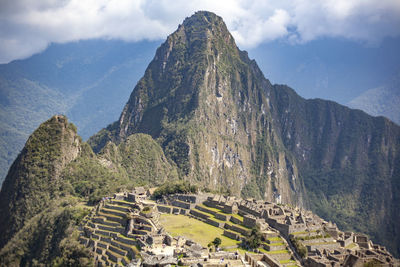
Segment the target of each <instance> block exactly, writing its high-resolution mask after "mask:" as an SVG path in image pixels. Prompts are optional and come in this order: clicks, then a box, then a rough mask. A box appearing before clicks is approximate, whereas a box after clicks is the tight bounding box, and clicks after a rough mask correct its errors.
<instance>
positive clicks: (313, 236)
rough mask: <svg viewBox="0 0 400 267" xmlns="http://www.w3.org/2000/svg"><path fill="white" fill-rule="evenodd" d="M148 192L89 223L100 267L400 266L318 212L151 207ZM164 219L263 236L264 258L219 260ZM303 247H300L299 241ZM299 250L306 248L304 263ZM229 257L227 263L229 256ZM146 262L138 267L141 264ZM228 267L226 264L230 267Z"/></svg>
mask: <svg viewBox="0 0 400 267" xmlns="http://www.w3.org/2000/svg"><path fill="white" fill-rule="evenodd" d="M149 196H150V193H149V191H148V190H146V189H145V188H143V187H137V188H135V189H134V190H133V191H131V192H124V193H118V194H114V196H113V197H112V198H104V199H103V200H102V201H101V202H100V204H99V205H98V206H97V207H96V208H95V209H94V210H93V211H92V212H91V213H90V214H89V215H88V216H87V217H86V218H85V219H84V221H83V224H82V226H81V228H80V229H81V236H80V242H81V243H82V244H84V245H86V246H88V247H91V248H92V249H93V252H94V255H95V263H96V265H97V266H170V265H176V264H183V265H185V266H189V265H190V266H195V265H197V266H210V267H211V266H226V265H228V266H249V265H251V266H254V267H256V266H294V265H304V266H318V267H320V266H358V265H360V266H362V265H363V264H365V263H368V262H371V261H374V262H376V263H379V264H381V265H382V266H399V261H398V260H397V259H395V258H394V257H393V256H392V255H391V254H390V253H389V252H388V251H387V250H386V249H385V248H384V247H382V246H379V245H375V244H373V243H372V241H371V240H369V239H368V237H367V236H365V235H362V234H355V233H352V232H342V231H340V230H339V229H338V228H337V226H336V225H335V224H333V223H331V222H326V221H324V220H323V219H321V218H320V217H318V216H316V215H315V214H313V213H312V212H310V211H305V210H301V209H299V208H292V207H288V206H284V205H278V204H276V203H269V202H265V201H259V200H254V199H240V198H235V197H226V196H221V195H211V194H197V195H195V194H173V195H168V196H164V197H163V198H162V199H161V200H159V201H158V202H154V201H150V200H149V199H148V198H149ZM160 213H168V214H181V215H186V216H190V217H193V218H195V219H197V220H200V221H203V222H204V223H207V224H210V225H212V226H215V227H219V228H221V229H223V230H224V235H225V236H227V237H229V238H231V239H234V240H237V241H243V240H245V238H246V237H247V236H249V234H250V232H251V229H252V228H254V227H257V228H259V229H260V231H261V233H262V237H263V240H264V241H263V244H262V246H261V249H260V251H259V252H260V254H247V253H246V254H245V257H244V258H243V257H242V256H239V255H238V254H237V253H236V254H235V253H231V252H226V251H225V252H224V251H220V252H218V253H217V252H216V253H210V252H209V251H208V249H207V248H203V247H202V246H201V245H199V244H197V243H195V242H193V241H191V240H187V239H186V238H184V237H172V236H170V235H169V234H168V233H166V232H165V230H164V228H163V227H162V225H160V223H159V217H160ZM294 240H295V241H296V242H295V243H296V244H295V243H293V241H294ZM295 245H300V246H304V247H305V248H306V250H307V256H306V257H304V258H300V256H299V254H298V252H297V249H296V248H295ZM222 255H223V256H222ZM139 258H140V259H141V260H138V259H139ZM221 260H224V262H223V261H222V262H221Z"/></svg>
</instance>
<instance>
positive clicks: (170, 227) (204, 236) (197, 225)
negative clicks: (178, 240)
mask: <svg viewBox="0 0 400 267" xmlns="http://www.w3.org/2000/svg"><path fill="white" fill-rule="evenodd" d="M160 224H162V225H163V226H164V228H165V230H166V231H167V232H169V233H170V234H171V235H172V236H174V237H176V236H184V237H186V238H188V239H192V240H193V241H195V242H198V243H200V244H201V245H202V246H204V247H207V245H208V244H209V243H210V242H211V241H213V240H214V239H215V238H216V237H219V238H221V241H222V244H221V247H225V246H228V247H229V246H234V245H237V244H238V243H239V242H238V241H236V240H233V239H230V238H228V237H226V236H224V235H222V234H223V232H224V230H223V229H220V228H218V227H214V226H212V225H209V224H207V223H204V222H202V221H199V220H196V219H194V218H190V217H188V216H185V215H173V214H161V216H160Z"/></svg>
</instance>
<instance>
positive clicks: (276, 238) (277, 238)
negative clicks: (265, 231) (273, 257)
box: [267, 236, 282, 241]
mask: <svg viewBox="0 0 400 267" xmlns="http://www.w3.org/2000/svg"><path fill="white" fill-rule="evenodd" d="M267 240H269V241H281V240H282V238H281V237H279V236H276V237H270V238H267Z"/></svg>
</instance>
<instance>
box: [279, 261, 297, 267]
mask: <svg viewBox="0 0 400 267" xmlns="http://www.w3.org/2000/svg"><path fill="white" fill-rule="evenodd" d="M279 263H280V264H287V263H292V264H296V262H295V261H294V260H282V261H279ZM295 266H296V265H295Z"/></svg>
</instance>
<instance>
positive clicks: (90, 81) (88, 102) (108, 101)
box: [0, 40, 157, 184]
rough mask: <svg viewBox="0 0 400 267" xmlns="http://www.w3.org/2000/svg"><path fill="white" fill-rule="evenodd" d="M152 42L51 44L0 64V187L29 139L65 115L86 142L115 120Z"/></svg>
mask: <svg viewBox="0 0 400 267" xmlns="http://www.w3.org/2000/svg"><path fill="white" fill-rule="evenodd" d="M156 45H157V43H154V42H142V43H125V42H123V41H113V40H108V41H103V40H90V41H80V42H77V43H68V44H53V45H51V46H50V47H48V48H47V49H46V50H45V51H44V52H42V53H40V54H37V55H34V56H32V57H30V58H28V59H24V60H17V61H13V62H10V63H9V64H0V125H1V127H0V129H1V130H0V136H1V137H0V184H1V183H2V181H3V179H4V177H5V175H6V174H7V171H8V168H9V167H10V166H11V163H12V162H13V161H14V159H15V158H16V156H17V155H18V153H19V152H20V150H21V149H22V148H23V146H24V143H25V142H26V140H27V139H28V136H29V135H30V134H31V133H32V132H33V130H34V129H35V128H37V127H38V126H39V125H40V123H41V122H43V121H45V120H47V119H48V118H49V117H51V116H53V115H54V114H66V115H68V117H69V118H70V119H71V120H72V121H73V122H74V123H76V125H78V127H79V133H80V134H81V135H82V137H83V138H84V139H87V138H88V137H89V136H91V135H92V134H93V133H95V132H97V131H98V130H99V129H101V127H103V125H104V124H105V123H109V122H112V121H114V120H115V119H116V118H118V115H119V113H120V112H121V107H122V106H123V105H124V104H125V102H126V99H127V97H128V96H129V93H130V92H131V90H132V84H134V83H136V82H137V80H138V79H139V78H140V75H142V73H143V72H144V68H145V64H146V63H147V62H148V61H149V60H150V59H151V57H152V56H153V55H152V54H153V50H154V49H155V48H156Z"/></svg>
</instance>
